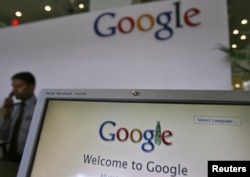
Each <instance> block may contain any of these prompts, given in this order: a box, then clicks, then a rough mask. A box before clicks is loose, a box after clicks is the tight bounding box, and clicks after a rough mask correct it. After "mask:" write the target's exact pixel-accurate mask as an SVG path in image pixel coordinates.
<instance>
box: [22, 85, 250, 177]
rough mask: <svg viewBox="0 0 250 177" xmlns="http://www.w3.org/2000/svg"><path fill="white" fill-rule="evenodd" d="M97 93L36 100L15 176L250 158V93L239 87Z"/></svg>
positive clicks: (156, 171)
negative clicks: (233, 91) (239, 92)
mask: <svg viewBox="0 0 250 177" xmlns="http://www.w3.org/2000/svg"><path fill="white" fill-rule="evenodd" d="M53 92H54V93H59V92H57V91H53ZM94 92H95V91H94ZM94 92H93V91H92V92H91V94H94ZM105 92H108V94H107V93H106V95H108V96H105ZM111 92H113V93H114V95H115V94H117V93H119V95H120V96H114V97H112V96H111V95H112V94H110V93H111ZM47 93H49V92H48V91H47ZM50 93H52V92H50ZM63 93H72V94H75V93H76V92H75V91H70V92H69V91H68V92H63ZM84 93H85V92H84ZM86 93H87V94H86ZM86 93H85V94H86V95H88V92H86ZM98 93H99V95H98V94H97V95H94V97H93V98H92V97H91V96H79V97H78V96H72V95H71V96H69V95H67V94H62V95H59V96H58V95H57V96H47V97H46V98H44V95H43V99H42V101H41V102H39V100H38V105H37V107H36V110H35V115H34V117H33V119H34V120H33V122H32V127H31V129H30V133H29V137H28V140H27V144H26V147H25V153H24V157H23V159H22V163H21V167H20V169H19V176H30V177H48V176H61V177H92V176H93V177H94V176H95V177H96V176H99V177H111V176H112V177H134V176H144V177H152V176H160V177H161V176H162V177H164V176H171V177H175V176H192V177H200V176H207V174H208V162H209V161H246V160H249V159H250V151H249V147H250V139H249V135H250V101H247V99H246V98H243V97H242V96H241V95H237V97H234V96H233V94H232V97H231V98H233V97H234V99H229V98H223V99H222V97H223V93H224V92H219V93H220V96H219V97H221V98H217V99H215V98H213V97H211V95H214V96H215V95H216V94H218V93H217V92H216V91H215V92H214V94H211V93H212V92H206V91H204V92H202V91H200V92H198V91H197V92H196V91H179V92H178V91H175V92H170V91H161V92H160V93H159V91H156V90H151V91H145V94H144V91H143V90H142V91H139V92H133V94H132V96H130V94H131V91H129V90H123V91H118V92H117V93H116V91H114V90H113V91H107V90H106V91H105V90H104V91H103V94H104V96H101V93H102V91H101V90H98ZM123 93H125V95H123ZM126 93H127V94H128V95H129V96H127V95H126ZM173 93H174V95H173ZM178 93H179V95H178ZM195 93H197V94H195ZM208 93H209V94H208ZM169 94H170V95H171V96H169ZM175 94H176V95H175ZM221 94H222V95H221ZM195 95H196V96H195ZM201 95H203V96H201ZM218 95H219V94H218ZM227 95H228V93H227V94H224V96H225V97H227ZM40 97H41V96H40ZM84 97H86V98H84ZM167 97H168V98H167ZM169 97H171V98H169ZM248 98H249V97H248ZM39 104H41V105H39ZM38 114H39V115H38ZM32 132H33V133H32ZM31 133H32V135H30V134H31Z"/></svg>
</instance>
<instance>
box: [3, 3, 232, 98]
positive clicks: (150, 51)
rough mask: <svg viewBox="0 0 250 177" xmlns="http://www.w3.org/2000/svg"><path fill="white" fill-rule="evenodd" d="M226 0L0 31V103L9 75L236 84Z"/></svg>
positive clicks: (152, 84)
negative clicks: (230, 59) (227, 54)
mask: <svg viewBox="0 0 250 177" xmlns="http://www.w3.org/2000/svg"><path fill="white" fill-rule="evenodd" d="M218 44H224V45H227V44H228V24H227V6H226V0H220V1H217V0H185V1H180V0H169V1H162V2H155V3H146V4H141V5H134V6H129V7H124V8H117V9H108V10H104V11H97V12H91V13H86V14H80V15H73V16H67V17H63V18H57V19H52V20H47V21H42V22H36V23H32V24H29V25H20V26H18V27H13V28H5V29H1V30H0V61H1V64H0V81H1V85H0V87H1V93H0V102H2V101H3V99H4V97H5V96H7V95H8V93H9V91H10V89H11V84H10V77H11V76H12V75H13V74H14V73H16V72H19V71H31V72H33V73H34V74H35V76H36V78H37V91H39V90H40V89H42V88H144V89H149V88H154V89H231V70H230V64H229V63H228V62H227V60H226V59H225V56H224V55H225V54H224V53H222V52H221V51H219V50H218V49H216V47H217V45H218Z"/></svg>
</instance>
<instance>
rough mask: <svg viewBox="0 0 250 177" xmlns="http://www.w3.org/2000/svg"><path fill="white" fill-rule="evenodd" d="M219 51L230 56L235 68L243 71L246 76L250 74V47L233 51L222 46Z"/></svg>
mask: <svg viewBox="0 0 250 177" xmlns="http://www.w3.org/2000/svg"><path fill="white" fill-rule="evenodd" d="M219 49H220V50H221V51H223V52H225V53H227V54H228V58H229V60H230V62H231V63H232V65H233V66H235V67H238V68H239V69H241V70H242V72H243V73H244V74H250V45H248V46H246V47H245V48H241V49H238V48H236V49H232V48H228V47H225V46H223V45H220V46H219Z"/></svg>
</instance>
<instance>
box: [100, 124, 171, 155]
mask: <svg viewBox="0 0 250 177" xmlns="http://www.w3.org/2000/svg"><path fill="white" fill-rule="evenodd" d="M99 135H100V138H101V139H102V140H103V141H107V142H114V141H118V142H126V141H130V142H132V143H140V142H142V143H141V149H142V150H143V151H144V152H152V151H153V150H154V148H155V145H158V146H160V145H161V143H163V144H164V145H167V146H169V145H171V144H172V142H171V141H169V138H170V137H171V136H173V133H172V132H171V131H170V130H164V131H161V124H160V122H159V121H158V122H157V124H156V127H155V129H147V130H144V131H142V130H141V129H139V128H133V129H131V130H129V129H128V128H125V127H118V128H116V122H114V121H105V122H103V123H102V124H101V126H100V128H99Z"/></svg>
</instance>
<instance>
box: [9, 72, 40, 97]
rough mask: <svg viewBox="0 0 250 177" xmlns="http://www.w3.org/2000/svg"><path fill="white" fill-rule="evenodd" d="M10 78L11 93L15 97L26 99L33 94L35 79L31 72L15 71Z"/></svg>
mask: <svg viewBox="0 0 250 177" xmlns="http://www.w3.org/2000/svg"><path fill="white" fill-rule="evenodd" d="M11 79H12V87H13V93H14V95H15V96H16V98H17V99H20V100H27V99H29V98H30V97H32V96H33V95H34V90H35V85H36V80H35V77H34V76H33V75H32V74H31V73H29V72H21V73H17V74H15V75H14V76H12V78H11Z"/></svg>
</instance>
